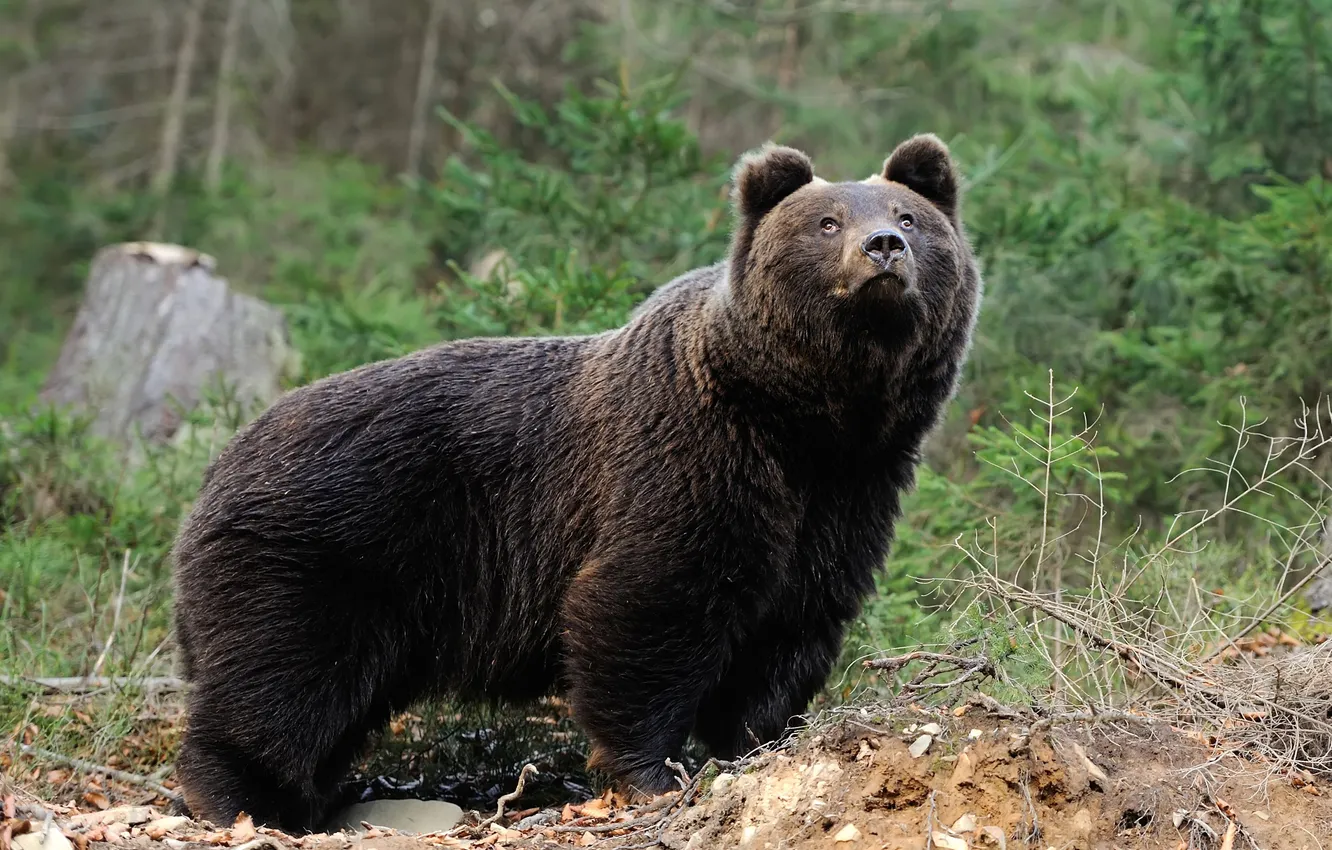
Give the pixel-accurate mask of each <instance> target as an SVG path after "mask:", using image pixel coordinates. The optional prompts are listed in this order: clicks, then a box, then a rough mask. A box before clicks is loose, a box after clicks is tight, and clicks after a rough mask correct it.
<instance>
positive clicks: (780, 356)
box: [681, 286, 956, 446]
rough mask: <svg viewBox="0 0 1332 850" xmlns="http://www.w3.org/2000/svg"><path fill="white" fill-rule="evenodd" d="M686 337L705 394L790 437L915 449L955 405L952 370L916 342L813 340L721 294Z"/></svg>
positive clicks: (704, 306)
mask: <svg viewBox="0 0 1332 850" xmlns="http://www.w3.org/2000/svg"><path fill="white" fill-rule="evenodd" d="M699 308H700V309H699V315H698V316H697V317H696V318H697V320H696V321H691V322H688V323H687V325H686V327H684V328H682V329H681V330H682V331H683V332H684V333H683V339H684V340H685V341H686V345H685V347H684V351H683V352H682V353H683V355H684V356H685V357H686V359H687V361H688V366H689V372H690V374H691V375H692V376H693V378H694V382H695V385H696V386H697V387H698V389H699V391H700V392H701V393H703V394H704V395H705V397H707V398H710V399H715V400H716V402H717V403H720V404H723V405H726V406H728V407H730V408H731V409H732V410H733V411H735V413H736V415H738V416H741V417H744V418H746V419H755V418H761V419H763V420H764V425H765V428H772V427H774V426H775V427H778V428H780V429H781V430H785V431H790V432H792V436H799V435H804V436H805V437H809V438H815V437H816V435H817V437H818V438H822V437H824V436H825V435H832V434H841V435H843V436H844V437H845V438H849V439H853V440H856V441H864V442H865V443H871V444H872V443H876V442H880V441H887V442H891V443H894V444H898V445H906V446H915V445H916V444H917V443H918V441H919V439H921V438H923V436H924V433H925V432H927V431H928V430H929V429H930V428H932V427H933V425H934V423H935V421H936V419H937V417H938V414H939V412H940V411H941V410H942V407H943V405H944V404H945V403H946V402H947V399H948V398H949V397H951V394H952V389H953V384H954V382H955V380H956V369H955V367H950V366H949V365H948V364H947V362H945V360H944V359H943V358H938V357H934V356H931V355H930V354H929V353H928V352H927V351H925V348H924V346H922V344H921V341H920V339H919V338H918V336H917V335H907V336H906V337H905V340H904V341H903V342H901V343H900V344H897V345H892V344H885V343H884V342H882V341H880V340H875V339H872V338H869V339H867V338H865V337H863V336H862V337H861V338H859V339H857V338H855V337H853V336H852V335H850V334H838V333H827V332H825V333H815V332H812V331H810V330H809V329H804V328H801V327H799V325H798V324H795V323H787V322H782V321H781V320H780V318H778V317H773V316H764V315H762V314H761V313H757V312H756V311H754V310H752V309H746V308H745V307H742V306H741V305H739V304H737V303H736V301H735V299H734V298H733V297H732V293H729V292H728V291H727V290H726V288H725V287H724V286H722V287H718V288H717V289H714V290H713V291H712V293H711V294H710V297H708V298H707V299H705V300H704V301H703V303H701V304H700V305H699Z"/></svg>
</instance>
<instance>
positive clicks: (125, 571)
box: [89, 549, 130, 677]
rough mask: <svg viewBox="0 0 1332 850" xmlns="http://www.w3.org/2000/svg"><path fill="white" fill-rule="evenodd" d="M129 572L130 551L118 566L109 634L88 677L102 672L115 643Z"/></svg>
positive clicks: (127, 551) (127, 550) (126, 552)
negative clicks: (118, 574)
mask: <svg viewBox="0 0 1332 850" xmlns="http://www.w3.org/2000/svg"><path fill="white" fill-rule="evenodd" d="M129 571H130V550H129V549H126V550H125V557H124V559H123V560H122V561H121V564H120V590H119V591H118V592H117V593H116V607H115V609H114V610H113V611H112V613H111V632H110V634H108V635H107V636H106V643H105V644H103V645H102V651H101V653H99V654H98V656H97V661H96V662H94V663H93V666H92V672H91V673H90V674H89V676H90V677H95V676H97V674H98V673H100V672H102V665H103V664H104V663H105V662H106V656H107V653H109V652H110V651H111V647H112V645H113V644H115V642H116V633H117V632H118V631H119V630H120V610H121V609H122V608H124V607H125V582H126V580H127V579H128V578H129Z"/></svg>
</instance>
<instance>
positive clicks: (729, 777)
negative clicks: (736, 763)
mask: <svg viewBox="0 0 1332 850" xmlns="http://www.w3.org/2000/svg"><path fill="white" fill-rule="evenodd" d="M734 784H735V776H734V775H733V774H730V773H719V774H717V778H716V779H714V780H712V795H713V796H714V797H725V796H726V793H727V792H728V791H730V790H731V786H733V785H734Z"/></svg>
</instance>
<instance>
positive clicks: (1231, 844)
mask: <svg viewBox="0 0 1332 850" xmlns="http://www.w3.org/2000/svg"><path fill="white" fill-rule="evenodd" d="M1227 824H1228V825H1227V826H1226V834H1225V835H1224V836H1223V837H1222V838H1221V850H1235V822H1234V821H1233V820H1232V821H1227Z"/></svg>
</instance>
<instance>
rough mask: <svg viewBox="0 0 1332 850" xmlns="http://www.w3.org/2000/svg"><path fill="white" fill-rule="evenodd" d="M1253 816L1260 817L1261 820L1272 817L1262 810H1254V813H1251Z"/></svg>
mask: <svg viewBox="0 0 1332 850" xmlns="http://www.w3.org/2000/svg"><path fill="white" fill-rule="evenodd" d="M1253 816H1254V817H1256V818H1260V819H1261V820H1271V819H1272V816H1271V815H1269V814H1268V813H1267V812H1262V811H1256V812H1254V813H1253Z"/></svg>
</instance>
